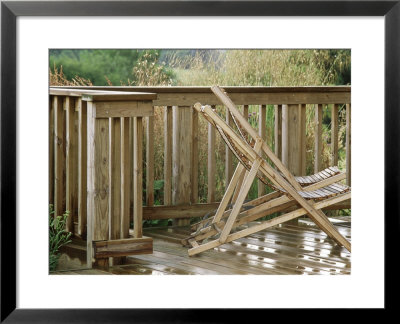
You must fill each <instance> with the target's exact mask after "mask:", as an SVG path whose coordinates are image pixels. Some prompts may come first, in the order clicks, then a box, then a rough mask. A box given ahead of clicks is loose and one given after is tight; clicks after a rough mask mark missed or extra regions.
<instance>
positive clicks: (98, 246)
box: [93, 237, 153, 258]
mask: <svg viewBox="0 0 400 324" xmlns="http://www.w3.org/2000/svg"><path fill="white" fill-rule="evenodd" d="M93 248H94V256H95V258H108V257H122V256H128V255H138V254H151V253H152V252H153V239H152V238H150V237H142V238H133V239H115V240H107V241H94V242H93Z"/></svg>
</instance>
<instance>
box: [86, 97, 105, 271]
mask: <svg viewBox="0 0 400 324" xmlns="http://www.w3.org/2000/svg"><path fill="white" fill-rule="evenodd" d="M95 109H96V107H95V103H92V102H88V103H87V113H88V127H87V141H88V143H87V159H88V161H87V170H88V171H87V177H88V180H87V190H88V197H87V223H88V228H87V240H86V241H87V265H88V267H91V266H92V259H93V247H92V242H93V241H98V240H107V239H108V237H109V213H108V211H109V207H110V206H109V190H110V183H109V174H108V173H109V119H108V118H95ZM99 265H100V266H107V265H108V259H103V260H102V261H101V264H99Z"/></svg>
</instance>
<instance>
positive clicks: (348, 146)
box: [346, 104, 351, 186]
mask: <svg viewBox="0 0 400 324" xmlns="http://www.w3.org/2000/svg"><path fill="white" fill-rule="evenodd" d="M346 175H347V178H346V184H347V185H348V186H351V104H347V105H346Z"/></svg>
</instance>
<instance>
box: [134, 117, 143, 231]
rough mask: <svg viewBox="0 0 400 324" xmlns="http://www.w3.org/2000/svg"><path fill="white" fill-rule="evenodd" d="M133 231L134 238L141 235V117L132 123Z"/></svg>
mask: <svg viewBox="0 0 400 324" xmlns="http://www.w3.org/2000/svg"><path fill="white" fill-rule="evenodd" d="M133 136H134V137H133V152H134V157H133V231H134V237H135V238H140V237H142V235H143V229H142V220H143V208H142V199H143V198H142V197H143V166H142V161H143V156H142V155H143V153H142V147H143V144H142V143H143V121H142V117H135V119H134V122H133Z"/></svg>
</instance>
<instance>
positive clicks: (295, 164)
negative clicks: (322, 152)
mask: <svg viewBox="0 0 400 324" xmlns="http://www.w3.org/2000/svg"><path fill="white" fill-rule="evenodd" d="M303 144H304V145H303ZM305 154H306V152H305V105H283V106H282V162H283V164H284V165H285V166H286V167H287V168H288V169H289V171H291V172H292V173H293V174H294V175H297V176H301V175H303V173H305Z"/></svg>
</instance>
